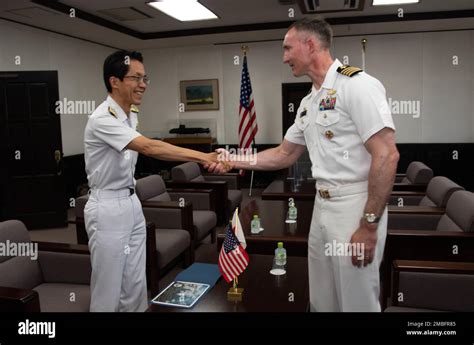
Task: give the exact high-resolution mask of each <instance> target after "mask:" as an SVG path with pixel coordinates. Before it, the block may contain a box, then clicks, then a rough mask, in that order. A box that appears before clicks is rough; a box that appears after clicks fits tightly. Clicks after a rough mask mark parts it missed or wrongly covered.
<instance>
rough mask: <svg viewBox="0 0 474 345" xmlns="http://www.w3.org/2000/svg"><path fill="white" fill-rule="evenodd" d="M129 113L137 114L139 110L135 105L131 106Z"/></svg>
mask: <svg viewBox="0 0 474 345" xmlns="http://www.w3.org/2000/svg"><path fill="white" fill-rule="evenodd" d="M130 111H131V112H132V113H139V112H140V109H138V107H137V106H136V105H135V104H132V105H131V106H130Z"/></svg>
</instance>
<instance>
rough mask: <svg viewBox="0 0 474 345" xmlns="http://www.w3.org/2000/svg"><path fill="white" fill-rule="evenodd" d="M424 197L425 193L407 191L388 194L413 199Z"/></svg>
mask: <svg viewBox="0 0 474 345" xmlns="http://www.w3.org/2000/svg"><path fill="white" fill-rule="evenodd" d="M425 195H426V191H409V190H398V191H397V190H395V191H392V192H391V193H390V196H396V197H407V196H414V197H421V198H422V197H424V196H425Z"/></svg>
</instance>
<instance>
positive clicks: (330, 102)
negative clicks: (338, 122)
mask: <svg viewBox="0 0 474 345" xmlns="http://www.w3.org/2000/svg"><path fill="white" fill-rule="evenodd" d="M335 107H336V97H335V96H334V97H331V96H326V98H323V99H322V100H321V102H319V110H320V111H324V110H334V108H335Z"/></svg>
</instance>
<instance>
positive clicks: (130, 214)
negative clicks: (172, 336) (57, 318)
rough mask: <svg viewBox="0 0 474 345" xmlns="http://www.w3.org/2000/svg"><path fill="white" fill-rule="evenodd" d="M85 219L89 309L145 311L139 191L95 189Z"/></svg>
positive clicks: (144, 225)
mask: <svg viewBox="0 0 474 345" xmlns="http://www.w3.org/2000/svg"><path fill="white" fill-rule="evenodd" d="M84 219H85V224H86V230H87V235H88V236H89V249H90V252H91V261H92V277H91V306H90V311H91V312H95V311H101V312H117V311H118V312H143V311H145V310H146V309H147V307H148V303H147V298H148V296H147V286H146V267H145V265H146V247H145V245H146V224H145V218H144V216H143V211H142V207H141V204H140V201H139V200H138V197H137V195H136V194H133V195H130V191H129V190H128V189H125V190H120V191H109V190H93V191H91V194H90V197H89V200H88V202H87V204H86V206H85V209H84Z"/></svg>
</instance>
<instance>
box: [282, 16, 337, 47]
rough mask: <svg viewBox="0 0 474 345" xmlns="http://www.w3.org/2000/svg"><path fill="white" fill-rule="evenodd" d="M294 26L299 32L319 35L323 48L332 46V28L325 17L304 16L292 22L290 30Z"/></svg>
mask: <svg viewBox="0 0 474 345" xmlns="http://www.w3.org/2000/svg"><path fill="white" fill-rule="evenodd" d="M293 28H294V29H295V30H296V31H298V32H307V33H310V34H313V35H315V36H317V38H318V39H319V41H320V42H321V47H322V48H323V49H329V48H330V47H331V43H332V29H331V26H330V25H329V24H328V22H326V21H325V20H324V19H323V18H321V17H316V18H303V19H300V20H298V21H297V22H294V23H293V24H291V26H290V27H289V28H288V30H290V29H293Z"/></svg>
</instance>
